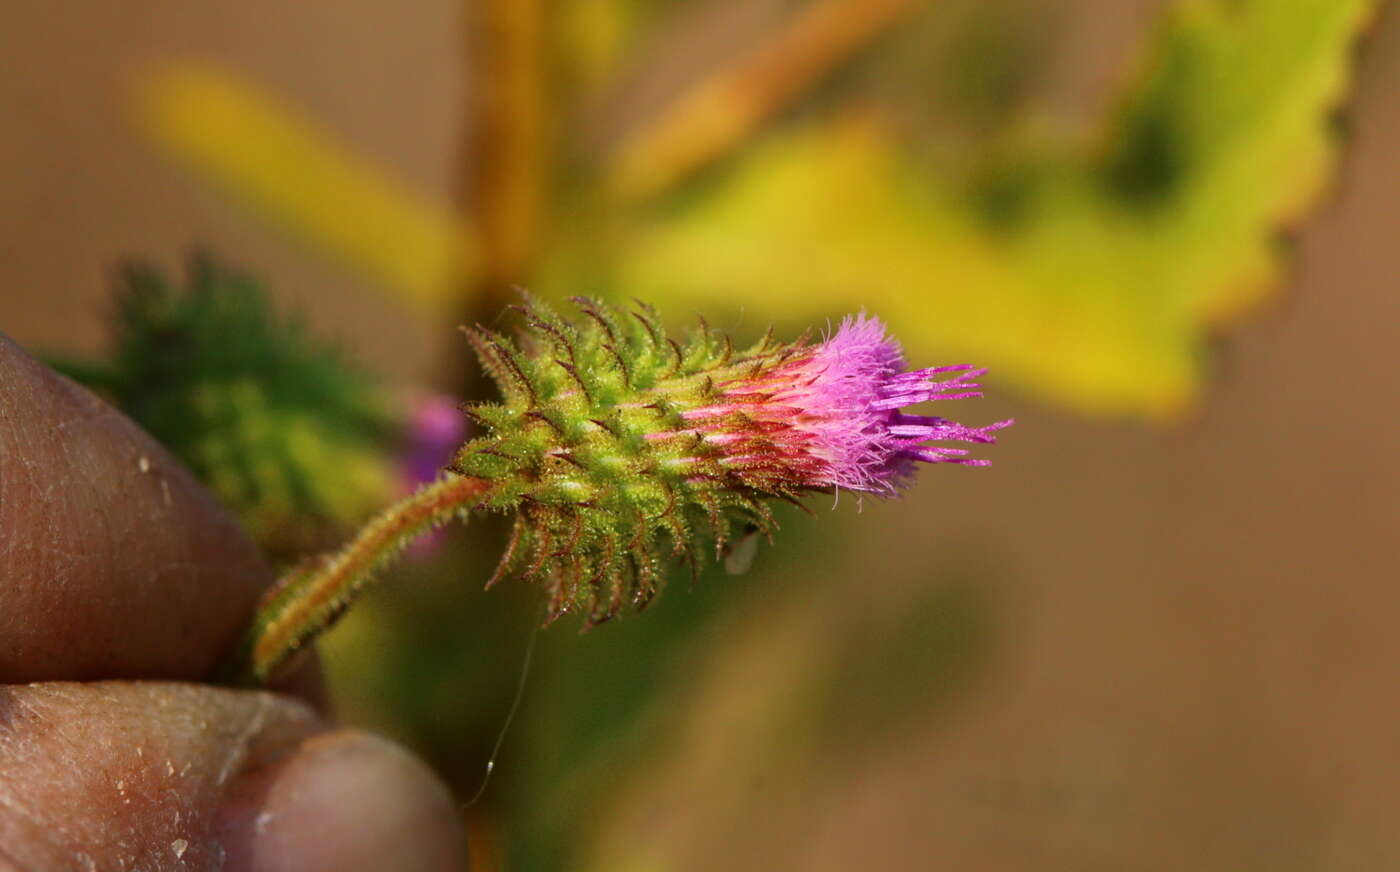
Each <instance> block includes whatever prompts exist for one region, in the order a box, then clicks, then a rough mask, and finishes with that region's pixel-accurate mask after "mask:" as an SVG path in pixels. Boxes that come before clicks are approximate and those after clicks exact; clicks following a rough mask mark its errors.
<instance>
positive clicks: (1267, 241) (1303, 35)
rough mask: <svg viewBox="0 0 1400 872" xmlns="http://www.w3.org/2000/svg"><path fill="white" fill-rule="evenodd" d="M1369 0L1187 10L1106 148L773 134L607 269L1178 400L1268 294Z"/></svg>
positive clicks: (662, 285)
mask: <svg viewBox="0 0 1400 872" xmlns="http://www.w3.org/2000/svg"><path fill="white" fill-rule="evenodd" d="M1372 6H1373V3H1372V2H1369V0H1200V2H1188V3H1183V4H1180V5H1178V6H1176V7H1174V8H1173V10H1172V11H1171V13H1170V14H1169V16H1168V18H1167V19H1166V21H1165V22H1164V24H1163V26H1162V27H1161V29H1160V30H1159V32H1158V34H1157V36H1156V37H1155V39H1154V40H1153V42H1152V45H1151V47H1150V51H1149V54H1148V56H1147V63H1146V64H1145V66H1144V68H1143V74H1142V76H1141V78H1140V80H1139V81H1138V83H1137V84H1136V86H1135V87H1134V88H1133V89H1132V91H1131V92H1130V93H1129V94H1128V96H1127V99H1126V100H1125V101H1124V103H1123V105H1122V108H1121V110H1120V111H1119V112H1118V113H1117V114H1116V115H1115V117H1114V118H1113V119H1112V123H1111V126H1110V129H1109V131H1108V136H1107V137H1106V139H1105V141H1106V142H1107V147H1106V148H1104V149H1102V150H1101V151H1090V150H1088V149H1084V150H1082V151H1080V152H1078V153H1069V154H1064V153H1057V152H1056V151H1055V150H1054V149H1051V148H1047V147H1046V146H1045V144H1043V143H1039V144H1037V143H1027V144H1026V145H1025V146H1024V149H1023V152H1022V153H1021V154H1019V155H1013V156H1011V157H1010V158H1008V159H1004V160H1002V161H1000V162H998V163H997V165H996V166H997V167H998V168H999V169H998V170H997V171H996V172H990V171H989V173H988V175H987V178H986V179H985V180H984V182H983V183H982V184H979V185H973V186H971V187H969V186H968V185H967V184H966V183H965V182H964V181H955V180H953V179H948V178H942V177H940V176H939V175H938V174H937V172H936V171H931V170H929V169H927V168H926V167H923V166H920V165H917V164H916V163H915V162H914V161H912V160H910V159H909V158H908V157H907V155H906V154H905V151H904V149H902V147H901V146H900V145H899V143H898V142H897V141H896V139H895V137H894V136H893V135H892V134H891V133H890V132H889V131H888V130H886V129H883V128H882V127H881V126H880V125H879V124H878V123H871V122H870V121H868V120H867V121H862V122H858V123H852V122H849V121H840V120H837V121H832V120H826V121H822V122H816V123H814V124H812V125H811V126H809V127H807V128H805V129H802V130H798V131H796V132H792V133H789V134H786V135H783V136H779V137H775V138H773V139H771V140H770V141H768V142H767V143H765V144H763V145H762V146H760V147H758V148H757V149H755V150H754V151H753V152H752V153H751V154H750V155H749V156H748V157H747V159H745V160H743V161H742V162H741V163H740V164H739V165H738V166H737V167H735V168H734V169H733V171H732V172H731V173H730V174H729V176H728V177H727V178H725V179H722V180H720V181H718V182H716V184H715V186H714V188H713V189H712V190H711V191H709V192H707V193H703V194H698V195H696V196H694V197H693V198H692V199H691V200H690V201H689V202H688V203H685V204H681V205H678V206H677V207H676V208H675V210H674V211H673V212H671V213H668V214H667V215H666V217H663V218H653V219H652V220H651V222H650V223H646V224H641V225H639V227H638V228H637V229H636V230H635V233H634V236H633V237H632V238H631V239H630V240H629V245H628V247H627V251H628V252H630V256H629V257H628V258H627V259H625V260H624V261H623V262H622V263H621V264H620V265H619V268H618V276H619V279H620V282H621V284H622V285H623V286H624V287H625V288H627V290H628V292H629V293H635V294H638V295H643V296H647V297H650V298H653V299H657V300H658V301H661V300H666V301H668V302H672V303H674V302H676V301H683V303H684V304H685V305H689V306H696V307H703V309H704V310H706V311H712V310H713V309H714V308H716V307H717V306H726V307H729V308H732V309H739V308H742V309H743V310H744V311H745V312H746V313H748V314H749V316H750V317H752V318H753V319H754V320H756V321H758V322H764V321H767V320H769V319H776V320H792V321H802V322H809V321H811V320H812V319H813V318H814V317H821V316H826V315H835V314H839V313H840V312H843V311H846V310H849V309H851V308H854V307H859V306H865V307H868V308H870V309H872V310H874V311H876V312H878V313H880V314H882V315H884V316H886V317H887V318H889V319H890V320H891V321H892V322H893V323H894V324H895V329H896V331H897V333H898V334H899V335H900V336H901V337H903V338H904V339H905V340H906V342H907V344H908V345H910V346H911V350H912V351H914V352H916V354H917V356H918V357H919V358H920V359H937V360H940V361H945V360H946V361H954V362H957V361H962V360H963V359H968V360H972V361H976V362H977V363H981V364H986V365H989V366H992V367H994V369H995V372H996V374H997V375H999V376H1001V377H1002V378H1005V379H1010V380H1013V381H1015V382H1018V383H1020V384H1021V385H1023V386H1024V387H1026V388H1027V389H1030V390H1033V391H1035V392H1038V393H1041V394H1044V395H1047V396H1049V397H1052V398H1054V399H1057V400H1061V401H1064V402H1067V403H1069V404H1071V405H1073V406H1076V407H1078V408H1081V409H1084V410H1091V411H1098V412H1116V413H1134V414H1147V415H1153V416H1160V415H1167V414H1171V413H1173V412H1176V411H1178V410H1180V409H1181V408H1182V407H1183V406H1185V405H1187V404H1188V403H1189V402H1190V401H1191V399H1192V398H1193V396H1194V395H1195V394H1196V392H1197V390H1198V389H1199V386H1200V382H1201V378H1202V364H1201V360H1202V346H1203V337H1204V335H1205V334H1206V332H1207V331H1208V330H1209V328H1210V327H1211V326H1212V325H1215V324H1218V323H1219V322H1220V321H1221V320H1222V319H1223V318H1226V317H1228V316H1232V315H1234V314H1236V313H1238V312H1240V311H1242V310H1244V309H1246V308H1247V307H1248V306H1249V305H1251V304H1253V303H1255V302H1257V301H1258V300H1259V299H1260V297H1261V296H1262V295H1263V294H1264V293H1265V292H1266V290H1267V288H1268V285H1269V283H1270V280H1271V279H1272V278H1274V276H1275V274H1276V272H1277V266H1276V264H1275V258H1274V255H1273V252H1272V239H1273V236H1274V234H1275V233H1276V232H1277V231H1278V230H1279V229H1280V225H1281V224H1282V222H1284V221H1285V220H1287V219H1289V218H1292V217H1293V216H1295V215H1296V214H1297V213H1298V212H1299V211H1300V210H1301V209H1302V208H1303V207H1304V206H1305V205H1306V204H1307V203H1308V202H1309V200H1310V199H1311V198H1312V197H1313V196H1315V195H1316V193H1317V192H1318V190H1319V188H1320V186H1321V185H1322V183H1323V182H1324V181H1325V179H1326V176H1327V172H1328V170H1329V168H1330V166H1331V164H1332V162H1333V143H1332V141H1331V140H1332V137H1331V131H1330V130H1329V126H1328V123H1327V122H1328V113H1329V112H1331V111H1332V110H1333V108H1334V107H1335V105H1336V104H1337V102H1338V100H1339V99H1340V97H1341V95H1342V93H1343V90H1344V88H1345V85H1346V82H1347V73H1348V67H1349V63H1348V61H1349V55H1350V50H1351V47H1352V43H1353V40H1354V39H1355V36H1356V34H1357V31H1358V30H1359V28H1360V27H1361V25H1362V23H1363V22H1364V20H1365V19H1366V17H1367V13H1368V12H1369V11H1370V10H1371V8H1372Z"/></svg>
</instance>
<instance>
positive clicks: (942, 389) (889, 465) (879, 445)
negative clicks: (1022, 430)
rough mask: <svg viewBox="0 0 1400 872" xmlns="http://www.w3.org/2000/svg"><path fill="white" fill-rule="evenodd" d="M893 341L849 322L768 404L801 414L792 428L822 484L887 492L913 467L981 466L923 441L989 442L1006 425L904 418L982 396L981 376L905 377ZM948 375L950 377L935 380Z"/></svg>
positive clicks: (864, 323) (875, 322)
mask: <svg viewBox="0 0 1400 872" xmlns="http://www.w3.org/2000/svg"><path fill="white" fill-rule="evenodd" d="M904 366H905V364H904V355H903V353H902V352H901V350H900V347H899V343H897V342H895V341H894V340H893V339H891V338H889V337H888V336H887V335H886V333H885V325H884V324H883V323H881V322H880V320H879V319H877V318H873V317H869V316H867V315H865V314H861V315H858V316H854V317H848V318H846V320H845V321H843V322H842V324H841V326H840V328H839V329H838V330H837V331H836V333H835V335H834V336H832V337H831V338H829V339H827V340H826V341H825V342H823V343H822V344H821V345H819V346H817V348H816V349H815V350H814V352H813V354H812V355H811V357H810V358H808V359H806V360H803V361H801V362H800V363H799V365H798V367H797V368H798V370H799V372H794V373H793V374H792V378H791V382H790V385H791V386H790V387H789V388H787V389H786V390H784V391H780V392H779V393H778V394H775V396H774V401H779V400H780V401H781V402H780V404H781V405H784V406H793V407H796V408H799V409H801V412H800V413H799V414H798V415H797V416H796V419H795V420H793V425H794V429H796V430H798V431H799V432H801V433H803V434H806V435H807V436H808V437H810V439H809V440H804V441H807V450H808V451H809V452H810V453H811V454H813V455H815V456H817V457H818V458H820V459H821V460H823V461H824V464H823V469H822V478H823V479H824V481H823V482H822V484H824V485H826V486H830V487H841V488H847V489H850V490H857V491H865V492H870V493H892V492H894V491H895V490H896V489H897V488H898V486H899V485H900V484H901V483H902V482H903V481H904V480H905V479H906V478H907V477H908V476H909V475H910V473H912V471H913V468H914V462H915V461H920V462H924V463H961V464H966V465H969V466H985V465H987V464H988V463H990V461H987V460H975V459H971V458H968V457H966V454H967V451H966V450H964V449H960V448H949V447H946V446H941V445H928V444H925V443H928V442H945V441H954V442H972V443H990V442H995V441H996V437H995V436H993V435H992V433H993V431H996V430H999V429H1001V428H1003V427H1006V426H1008V425H1009V424H1011V423H1012V422H1011V421H1010V420H1007V421H999V422H997V423H995V424H990V425H988V426H985V427H967V426H964V425H962V424H959V423H957V422H954V421H950V420H948V419H946V418H940V417H933V416H928V415H912V414H905V413H904V412H902V411H900V410H901V409H903V408H904V407H906V406H911V405H915V404H917V403H924V402H929V401H933V400H957V399H967V398H971V397H980V396H981V395H982V393H981V391H980V390H979V388H980V385H978V384H977V383H975V382H973V381H972V379H975V378H977V377H979V376H981V375H982V374H983V373H985V372H986V370H983V369H976V368H974V367H971V366H938V367H931V368H928V369H918V370H913V371H910V372H906V371H905V369H904ZM949 374H952V377H951V378H943V379H940V378H938V376H943V375H949Z"/></svg>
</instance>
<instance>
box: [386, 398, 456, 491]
mask: <svg viewBox="0 0 1400 872" xmlns="http://www.w3.org/2000/svg"><path fill="white" fill-rule="evenodd" d="M466 439H467V419H466V416H465V415H463V414H462V410H461V409H460V408H458V403H457V401H456V400H454V399H452V398H451V397H449V396H446V395H444V394H434V393H424V394H422V395H420V396H418V397H416V398H415V399H414V400H413V402H412V407H411V408H410V410H409V416H408V426H407V427H406V428H405V433H404V442H403V445H404V447H403V453H402V454H401V455H400V456H399V474H400V477H401V479H402V482H403V489H404V491H405V492H407V491H411V490H413V489H414V488H416V487H417V486H418V485H420V484H423V483H424V482H429V481H432V480H433V479H435V478H437V476H438V473H439V472H440V471H441V470H442V468H443V466H445V465H447V463H449V462H450V461H451V460H452V455H453V454H454V453H455V452H456V451H457V449H458V448H460V447H461V446H462V443H463V442H465V441H466Z"/></svg>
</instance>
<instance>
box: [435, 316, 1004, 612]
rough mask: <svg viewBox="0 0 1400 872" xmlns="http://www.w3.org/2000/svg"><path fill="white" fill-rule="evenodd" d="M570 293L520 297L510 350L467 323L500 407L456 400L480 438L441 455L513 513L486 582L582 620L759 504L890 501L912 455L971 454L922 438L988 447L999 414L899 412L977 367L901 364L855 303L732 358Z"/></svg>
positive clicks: (641, 601) (489, 499)
mask: <svg viewBox="0 0 1400 872" xmlns="http://www.w3.org/2000/svg"><path fill="white" fill-rule="evenodd" d="M575 302H576V303H577V304H578V305H579V307H580V309H581V310H582V312H583V315H584V317H583V319H582V321H581V322H580V323H573V322H569V321H566V320H563V319H561V318H558V317H557V316H555V315H553V314H551V313H549V312H548V311H546V310H544V309H542V308H541V307H539V306H537V305H531V306H527V307H524V308H522V311H523V313H524V315H525V318H526V321H527V324H528V330H527V332H526V333H525V335H524V336H523V337H522V342H521V343H520V344H517V343H515V342H512V341H511V340H510V339H508V338H506V337H504V336H500V335H497V334H494V333H491V332H489V331H486V330H482V329H479V328H478V329H475V330H468V331H467V336H468V339H469V340H470V341H471V342H472V345H473V346H474V347H475V349H476V351H477V354H478V356H479V357H480V358H481V360H482V363H483V365H484V366H485V367H486V369H487V370H488V371H489V372H490V373H491V374H492V375H493V376H494V377H495V379H496V381H497V383H498V384H499V385H500V387H501V391H502V394H503V402H501V403H499V404H486V405H479V406H475V407H472V408H471V409H469V410H468V412H469V414H470V415H471V416H472V417H473V418H474V419H475V420H476V421H477V423H478V424H479V425H480V430H479V432H480V433H481V435H480V436H478V437H477V438H475V439H473V440H471V441H470V442H468V443H467V444H466V445H465V446H464V447H463V448H462V450H461V452H460V453H459V454H458V455H457V458H456V460H455V462H454V463H453V465H452V466H450V467H449V469H451V470H453V471H455V472H457V473H459V474H462V475H467V476H472V477H474V478H478V479H483V480H486V481H489V482H490V483H491V486H490V488H489V490H488V491H487V493H486V495H485V497H484V498H483V500H482V502H481V503H480V504H479V506H478V507H479V508H483V509H500V510H509V511H515V512H516V518H517V520H516V526H515V533H514V535H513V536H512V538H511V543H510V546H509V547H508V548H507V551H506V554H505V556H504V557H503V558H502V561H501V567H500V570H498V573H497V577H499V576H500V575H501V574H503V573H504V572H506V571H508V570H511V569H519V570H520V572H521V574H522V575H524V576H526V577H538V578H541V579H544V580H546V582H547V583H548V585H549V586H550V589H551V603H552V613H553V614H555V615H558V614H562V613H564V612H566V611H571V610H582V611H586V612H587V614H588V615H589V618H590V620H591V621H595V622H596V621H600V620H606V619H607V618H610V617H612V616H613V615H615V614H616V613H617V612H618V611H619V610H620V609H621V607H622V606H623V605H625V604H626V603H627V602H629V601H630V602H632V603H633V604H635V605H637V606H642V605H645V604H646V602H648V601H649V600H650V598H651V597H652V595H653V594H654V593H655V592H656V589H657V587H658V586H659V584H660V582H661V577H662V574H661V570H660V567H659V553H660V552H663V551H667V550H669V551H670V552H671V553H673V554H675V555H677V556H680V557H682V558H686V559H688V560H689V562H690V563H691V565H692V567H694V566H698V565H699V564H700V563H701V562H703V560H704V559H705V554H706V551H707V550H708V549H707V545H709V544H712V545H713V548H714V550H715V551H716V552H718V553H721V554H722V553H724V551H725V548H726V546H727V543H729V542H730V541H732V538H733V533H734V532H735V528H738V529H741V530H742V529H749V528H753V527H756V528H758V529H759V530H761V531H764V532H769V531H771V530H772V529H773V528H774V526H775V523H774V521H773V516H772V513H771V511H770V508H769V506H768V503H769V502H770V501H771V499H774V498H776V499H781V500H786V501H789V502H798V501H799V500H800V499H801V497H802V496H804V495H806V494H808V493H811V492H813V491H831V490H833V489H848V490H853V491H858V492H863V493H872V494H879V495H891V494H894V493H896V492H897V491H898V489H899V488H900V486H901V485H903V484H904V483H906V482H907V481H908V480H909V478H910V477H911V474H912V473H913V471H914V469H915V467H916V466H917V465H918V463H920V462H926V463H963V464H972V465H980V464H983V463H985V461H980V460H971V459H969V458H967V456H966V451H965V450H964V449H959V448H952V447H948V446H946V445H940V444H931V443H940V442H949V441H953V442H973V443H987V442H993V441H995V438H994V437H993V436H992V433H993V431H995V430H997V429H999V428H1001V427H1004V426H1006V425H1007V424H1009V423H1011V422H1010V421H1002V422H1000V423H997V424H992V425H990V426H984V427H967V426H964V425H962V424H958V423H955V422H953V421H950V420H948V419H946V418H941V417H930V416H925V415H916V414H909V413H906V412H905V411H903V410H904V409H905V408H907V407H908V406H912V405H916V404H919V403H924V402H927V401H931V400H951V399H962V398H968V397H976V396H980V393H979V392H978V390H977V388H978V386H977V385H976V384H975V383H973V381H972V380H973V379H975V378H976V377H977V376H978V375H980V374H981V373H982V370H976V369H972V368H971V367H967V366H951V367H936V368H933V369H920V370H913V371H905V368H904V358H903V355H902V353H901V352H900V349H899V346H898V344H896V343H895V342H894V341H893V340H892V339H890V338H888V337H887V336H886V335H885V328H884V325H883V324H881V323H880V321H878V320H876V319H874V318H870V317H867V316H865V315H860V316H856V317H852V318H847V319H846V320H845V321H844V322H843V323H842V324H841V326H840V328H839V329H838V330H837V331H836V332H835V334H834V335H832V336H831V337H829V338H827V339H826V340H824V341H822V342H818V343H813V342H810V341H808V340H806V339H805V338H804V339H799V340H797V341H796V342H791V343H786V344H782V343H777V342H774V341H773V339H772V337H771V334H770V335H769V336H768V337H765V338H764V339H763V340H762V341H760V342H759V343H758V344H757V345H755V346H753V347H752V348H750V349H748V350H747V351H744V352H736V351H735V350H734V348H733V346H732V345H731V343H730V341H729V339H728V337H726V336H724V335H722V334H719V333H717V332H716V331H713V330H711V329H709V328H708V326H706V325H704V324H703V323H702V324H701V326H700V328H699V329H698V330H696V331H694V332H693V333H692V334H691V335H690V336H689V337H688V338H687V340H686V341H685V342H684V343H681V342H678V341H676V340H674V339H670V338H668V337H666V336H665V335H664V334H663V333H662V331H661V328H660V326H659V324H658V323H657V319H656V317H655V315H654V313H652V312H651V311H650V310H649V309H646V308H643V309H641V310H639V311H635V312H631V313H625V314H624V313H619V312H617V311H615V310H613V309H611V308H609V307H606V306H604V305H602V304H600V303H597V302H594V301H591V300H585V299H581V298H576V300H575Z"/></svg>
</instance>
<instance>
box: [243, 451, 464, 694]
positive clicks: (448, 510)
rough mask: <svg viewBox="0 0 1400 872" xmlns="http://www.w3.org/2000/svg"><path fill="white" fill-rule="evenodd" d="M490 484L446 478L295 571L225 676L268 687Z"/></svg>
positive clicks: (265, 603)
mask: <svg viewBox="0 0 1400 872" xmlns="http://www.w3.org/2000/svg"><path fill="white" fill-rule="evenodd" d="M488 487H489V484H488V482H486V481H484V480H482V479H478V478H469V477H467V476H462V475H455V474H447V475H445V476H444V477H442V478H439V479H438V480H437V481H435V482H433V483H432V484H428V485H424V486H423V487H421V488H419V489H418V490H417V491H414V492H413V493H412V494H410V495H409V496H407V497H405V498H404V499H402V500H400V501H399V502H397V503H395V504H394V505H392V506H390V507H389V508H388V509H385V510H384V512H382V513H381V514H380V515H378V516H377V517H375V518H374V519H373V520H371V521H370V522H369V523H367V524H365V526H364V527H363V528H362V529H361V530H360V532H359V534H358V535H356V536H355V538H354V539H352V540H350V542H349V543H348V544H346V545H345V546H344V547H343V548H341V549H340V550H339V551H336V552H332V553H328V554H323V555H321V556H320V557H316V558H313V559H311V560H309V561H306V562H304V563H302V564H300V565H299V566H297V567H295V568H293V569H291V570H289V571H288V572H287V573H286V574H285V575H283V576H282V578H281V579H279V580H278V581H277V583H276V584H275V585H273V586H272V587H271V588H269V589H268V591H267V593H266V594H264V595H263V598H262V601H261V602H260V603H259V604H258V608H257V611H256V613H255V614H254V616H253V622H252V626H251V627H250V628H249V630H248V632H247V634H246V635H245V636H244V638H243V641H242V643H241V644H240V645H239V647H238V649H237V651H236V652H235V654H234V657H233V658H232V659H231V660H230V661H229V662H228V663H226V664H225V667H224V669H223V670H222V671H221V673H220V676H221V678H223V679H224V681H226V682H227V683H231V684H237V685H259V684H266V683H267V682H268V681H269V680H270V679H271V678H274V677H275V676H276V675H277V674H278V672H279V671H280V670H281V669H282V668H283V667H284V666H286V664H287V662H288V661H289V660H290V659H291V658H292V656H293V655H294V654H296V653H297V652H298V651H299V650H301V649H302V648H303V647H304V646H306V645H307V644H308V643H309V642H311V641H312V640H313V639H315V638H316V637H317V636H319V635H320V634H321V633H324V632H325V631H326V630H328V629H330V628H331V626H332V625H334V624H335V622H336V620H337V619H339V617H340V616H341V615H342V614H344V613H345V610H346V609H347V608H348V607H349V605H350V603H351V602H352V601H353V600H354V599H355V597H356V596H358V595H359V594H360V592H361V591H362V590H364V588H365V587H366V585H368V583H369V582H370V580H371V579H372V578H373V577H374V574H375V572H376V571H378V570H379V569H381V568H383V567H384V566H385V565H387V564H388V563H389V561H390V560H392V559H393V558H394V557H396V556H397V555H398V554H399V553H400V552H401V551H403V549H404V547H405V546H406V545H408V544H409V543H410V542H412V541H413V540H414V539H416V538H417V537H418V536H420V535H421V534H423V533H425V532H427V531H428V530H431V529H433V528H435V527H438V526H441V525H442V524H445V523H446V522H448V521H450V520H452V519H453V518H454V517H460V518H463V519H465V518H466V516H467V513H468V512H470V511H471V509H472V506H473V505H475V504H476V502H477V501H478V500H479V499H480V497H482V496H483V495H484V494H485V493H486V490H487V488H488Z"/></svg>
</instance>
